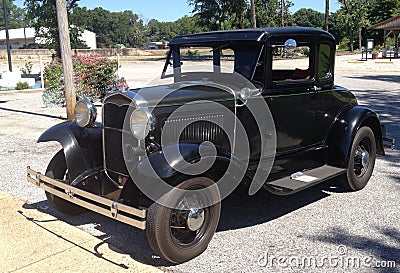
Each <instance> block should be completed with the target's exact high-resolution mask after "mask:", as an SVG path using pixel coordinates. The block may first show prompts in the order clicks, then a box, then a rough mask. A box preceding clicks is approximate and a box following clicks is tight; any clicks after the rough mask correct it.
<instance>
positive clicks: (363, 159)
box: [344, 127, 376, 191]
mask: <svg viewBox="0 0 400 273" xmlns="http://www.w3.org/2000/svg"><path fill="white" fill-rule="evenodd" d="M375 159H376V141H375V136H374V133H373V132H372V130H371V129H370V128H369V127H361V128H360V129H359V130H358V131H357V134H356V136H355V137H354V140H353V144H352V146H351V152H350V159H349V164H348V167H347V174H346V178H347V179H346V182H345V185H344V186H345V188H346V189H348V190H351V191H358V190H361V189H363V188H364V187H365V186H366V185H367V183H368V181H369V179H370V178H371V175H372V171H373V170H374V166H375Z"/></svg>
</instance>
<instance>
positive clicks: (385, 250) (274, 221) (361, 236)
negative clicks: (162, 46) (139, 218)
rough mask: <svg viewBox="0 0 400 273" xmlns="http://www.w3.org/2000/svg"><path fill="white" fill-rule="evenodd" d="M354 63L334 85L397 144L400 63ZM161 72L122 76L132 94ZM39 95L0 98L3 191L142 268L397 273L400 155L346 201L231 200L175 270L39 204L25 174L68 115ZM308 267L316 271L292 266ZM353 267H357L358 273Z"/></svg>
mask: <svg viewBox="0 0 400 273" xmlns="http://www.w3.org/2000/svg"><path fill="white" fill-rule="evenodd" d="M357 58H359V56H343V57H340V58H338V61H337V69H336V83H337V84H340V85H342V86H344V87H347V88H349V89H352V90H354V93H355V94H356V96H357V98H358V99H359V101H360V103H361V104H363V105H368V106H369V107H371V108H372V109H374V110H376V111H377V112H378V113H379V114H380V117H381V120H382V121H383V122H384V123H385V124H387V125H388V135H389V137H393V138H395V139H396V141H397V143H400V124H399V117H400V76H398V75H399V72H400V60H396V62H395V63H394V64H376V63H374V62H372V61H370V62H368V63H359V62H356V63H349V61H351V62H353V61H355V60H357ZM161 69H162V63H160V62H153V63H152V62H143V63H139V62H130V63H123V64H122V68H121V70H122V71H123V72H122V73H125V75H128V71H129V72H130V73H129V75H131V76H128V77H126V78H127V80H128V82H129V83H130V86H131V87H139V86H142V85H143V84H144V83H146V82H147V81H149V80H151V79H152V78H153V77H154V76H156V75H158V74H159V73H158V72H159V71H160V70H161ZM123 75H124V74H123ZM137 75H140V77H139V76H137ZM40 95H41V93H40V92H18V93H16V92H0V170H1V171H0V190H2V191H5V192H8V193H11V194H13V195H15V196H17V197H19V198H21V199H24V200H28V201H29V202H30V203H31V204H32V205H31V206H32V207H33V208H38V209H40V210H43V211H46V212H47V213H49V214H52V215H55V216H57V217H59V218H61V219H63V220H64V221H66V222H68V223H70V224H72V225H75V226H77V227H79V228H81V229H84V230H86V231H88V232H89V233H91V234H93V235H95V236H98V237H100V238H102V239H104V240H106V241H107V242H108V243H111V244H112V245H114V246H116V247H117V248H119V249H122V250H124V251H125V252H127V253H129V254H130V255H131V256H132V258H134V259H136V260H139V261H142V262H144V263H148V264H151V265H155V266H158V267H161V268H162V269H164V270H165V271H169V272H270V271H275V272H276V271H278V272H303V271H313V272H315V271H321V272H338V271H342V272H400V252H399V249H400V224H399V219H400V211H399V201H398V200H399V197H400V195H399V193H400V178H399V167H400V151H399V150H398V149H396V150H394V151H389V152H388V154H387V156H386V157H379V158H378V160H377V162H376V167H375V171H374V174H373V176H372V178H371V180H370V182H369V184H368V186H367V187H366V188H365V189H364V190H362V191H360V192H355V193H348V192H342V191H340V190H339V189H338V188H336V187H334V186H332V185H334V183H332V182H335V181H329V182H327V183H324V184H321V185H318V186H316V187H314V188H312V189H309V190H307V191H303V192H300V193H298V194H296V195H293V196H289V197H276V196H272V195H270V194H268V193H266V192H259V193H258V194H256V195H255V196H253V197H251V198H250V197H246V196H245V195H244V194H243V193H241V192H237V193H235V194H234V195H232V196H231V197H229V198H228V199H227V200H224V202H223V210H222V217H221V221H220V224H219V227H218V231H217V233H216V234H215V236H214V238H213V240H212V241H211V243H210V245H209V247H208V249H207V250H206V251H205V252H204V253H203V254H202V255H201V256H199V257H198V258H196V259H193V260H192V261H189V262H187V263H185V264H182V265H178V266H171V265H169V264H167V263H165V262H163V261H162V260H160V259H158V258H157V257H153V256H152V252H151V250H150V249H149V246H148V244H147V242H146V239H145V233H144V232H143V231H139V230H137V229H135V228H132V227H129V226H128V225H125V224H122V223H118V222H116V221H113V220H110V219H108V218H106V217H102V216H100V215H97V214H95V213H86V214H84V215H82V216H80V217H66V216H63V215H61V214H59V213H58V212H56V211H55V210H53V209H52V208H51V207H49V205H48V203H47V201H43V200H45V195H44V193H43V191H41V190H39V189H37V188H36V187H34V186H31V185H30V184H28V183H27V182H26V180H25V167H26V166H27V165H31V166H32V167H33V168H34V169H37V170H41V171H44V170H45V168H46V165H47V163H48V162H49V160H50V158H51V157H52V155H53V154H54V153H55V152H56V151H57V150H58V149H59V148H60V147H59V145H58V144H57V143H50V144H36V139H37V137H38V136H39V135H40V133H41V132H43V131H44V130H45V129H46V128H49V127H50V126H52V125H55V124H57V123H59V122H62V121H63V120H62V119H60V118H59V117H60V116H62V115H65V110H64V109H60V108H44V107H42V103H41V98H40ZM339 179H341V178H338V179H336V180H339ZM278 258H286V261H283V260H282V259H280V260H278ZM304 259H305V260H307V259H308V261H310V262H311V263H312V264H313V266H311V267H310V266H307V265H306V266H305V267H304V268H302V267H296V266H290V265H294V264H295V262H296V261H297V260H304ZM279 261H280V262H279ZM357 261H360V262H361V266H360V268H357V263H356V264H355V265H354V262H357ZM384 261H395V262H396V264H397V268H384V267H382V268H373V267H369V266H372V265H377V262H384ZM315 262H316V263H317V266H318V267H317V268H316V266H315ZM288 263H289V266H285V265H288ZM363 263H364V264H363ZM381 265H384V264H382V263H381ZM386 265H387V264H386Z"/></svg>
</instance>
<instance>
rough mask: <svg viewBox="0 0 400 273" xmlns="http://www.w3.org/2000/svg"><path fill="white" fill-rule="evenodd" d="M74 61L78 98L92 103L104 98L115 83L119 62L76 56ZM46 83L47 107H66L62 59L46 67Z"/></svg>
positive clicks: (45, 97) (44, 98) (45, 98)
mask: <svg viewBox="0 0 400 273" xmlns="http://www.w3.org/2000/svg"><path fill="white" fill-rule="evenodd" d="M72 61H73V67H74V84H75V88H76V94H77V97H78V98H87V99H89V100H91V101H94V100H97V99H100V98H101V97H103V96H104V95H105V93H106V91H107V89H108V87H109V86H110V85H113V83H114V81H115V73H116V71H117V62H116V61H113V60H109V59H107V58H105V57H99V56H95V57H84V56H74V57H73V60H72ZM44 81H45V91H44V92H43V102H44V103H45V105H46V106H52V105H64V104H65V90H64V78H63V73H62V63H61V60H60V59H58V58H56V59H54V61H53V62H51V63H50V64H48V65H47V66H46V67H45V69H44Z"/></svg>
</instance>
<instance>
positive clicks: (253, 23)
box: [250, 0, 257, 28]
mask: <svg viewBox="0 0 400 273" xmlns="http://www.w3.org/2000/svg"><path fill="white" fill-rule="evenodd" d="M254 1H255V0H250V5H251V27H253V28H256V27H257V20H256V5H255V3H254Z"/></svg>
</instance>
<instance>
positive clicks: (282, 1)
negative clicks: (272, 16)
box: [281, 0, 285, 27]
mask: <svg viewBox="0 0 400 273" xmlns="http://www.w3.org/2000/svg"><path fill="white" fill-rule="evenodd" d="M281 11H282V26H283V27H284V26H285V0H281Z"/></svg>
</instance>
